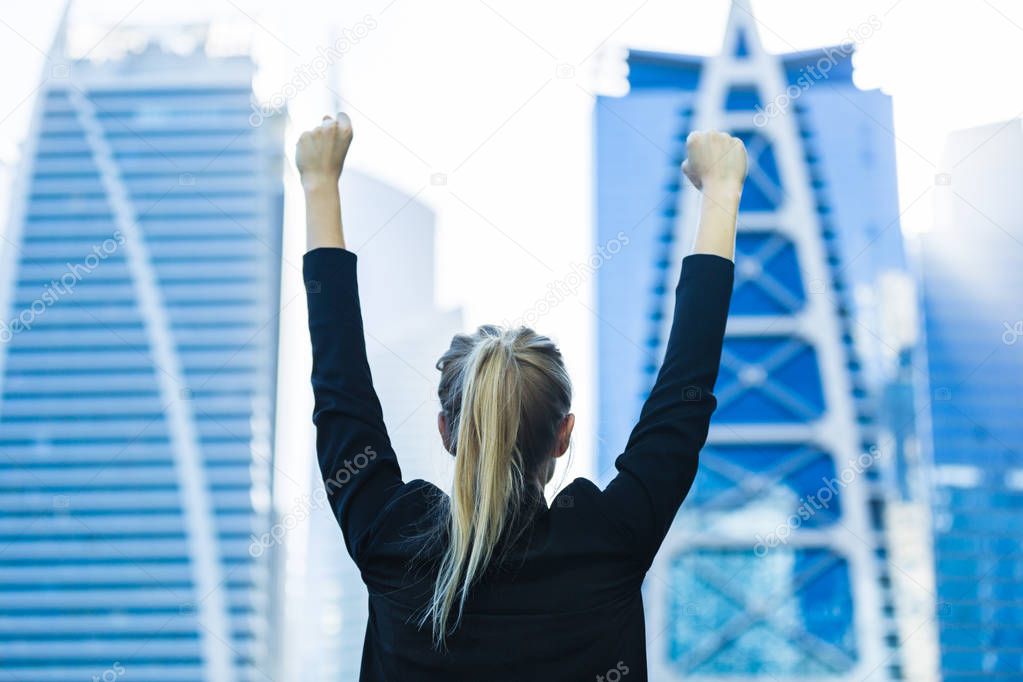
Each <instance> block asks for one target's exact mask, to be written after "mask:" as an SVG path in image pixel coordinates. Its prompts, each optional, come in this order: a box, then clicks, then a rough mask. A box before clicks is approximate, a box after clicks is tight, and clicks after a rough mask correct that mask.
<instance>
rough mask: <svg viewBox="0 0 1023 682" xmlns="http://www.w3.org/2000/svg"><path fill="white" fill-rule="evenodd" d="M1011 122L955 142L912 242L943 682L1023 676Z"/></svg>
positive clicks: (1020, 224)
mask: <svg viewBox="0 0 1023 682" xmlns="http://www.w3.org/2000/svg"><path fill="white" fill-rule="evenodd" d="M1021 182H1023V122H1021V121H1020V120H1019V119H1016V120H1013V121H1008V122H1004V123H997V124H991V125H988V126H983V127H979V128H974V129H971V130H965V131H962V132H958V133H955V134H953V135H952V136H950V138H949V139H948V142H947V145H946V149H945V155H944V159H943V162H942V172H941V173H939V174H937V175H936V177H935V185H936V186H935V193H936V194H937V200H936V202H935V209H936V210H935V224H934V226H933V229H932V230H931V231H929V232H927V233H924V234H923V235H921V237H920V259H919V270H920V281H921V286H922V290H923V302H924V321H925V324H924V335H925V339H924V341H925V343H924V346H925V348H926V352H927V367H928V370H929V372H928V373H929V387H928V389H927V390H926V391H921V396H920V397H921V402H922V404H921V406H920V411H921V413H923V414H925V415H928V416H929V417H930V426H931V428H930V431H931V438H930V441H931V442H930V448H929V449H930V460H931V463H932V465H933V469H932V475H931V481H932V483H933V509H934V522H935V539H934V550H935V568H936V570H935V573H936V576H937V601H938V623H939V635H940V645H941V672H942V676H943V679H944V680H945V682H964V681H965V680H977V679H980V678H981V677H985V678H988V677H989V678H992V679H1014V678H1015V677H1018V676H1019V673H1020V670H1023V569H1021V566H1023V564H1021V562H1020V544H1021V542H1023V527H1021V524H1020V519H1021V512H1023V393H1021V391H1020V385H1021V382H1023V310H1021V308H1020V296H1019V291H1020V287H1021V286H1023V214H1021V211H1020V206H1021V202H1020V198H1019V191H1018V188H1019V186H1020V184H1019V183H1021Z"/></svg>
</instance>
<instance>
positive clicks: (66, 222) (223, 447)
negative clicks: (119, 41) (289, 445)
mask: <svg viewBox="0 0 1023 682" xmlns="http://www.w3.org/2000/svg"><path fill="white" fill-rule="evenodd" d="M49 69H50V71H49V73H48V74H47V77H46V78H45V79H44V83H43V86H42V90H41V95H40V98H39V104H38V107H37V111H36V114H35V118H34V123H33V129H32V131H31V134H30V136H29V140H28V143H27V147H26V149H25V152H26V153H25V156H24V163H23V170H22V175H21V183H20V187H19V188H18V189H17V194H16V198H17V202H16V204H15V206H14V210H13V212H12V221H13V222H12V224H11V229H10V230H9V231H8V240H9V242H8V243H7V244H5V250H4V261H3V265H2V267H0V276H2V278H3V281H2V282H0V311H2V325H3V326H2V328H0V329H2V332H0V341H2V343H0V388H2V391H0V667H2V669H3V672H5V673H7V674H8V675H9V676H10V678H11V679H17V680H24V681H26V682H29V681H43V680H47V681H56V680H69V679H114V678H120V677H121V676H124V678H125V679H133V680H153V681H156V680H159V681H162V682H169V681H170V680H175V681H181V682H184V681H186V680H218V681H221V680H223V681H226V682H231V681H234V680H246V679H254V678H255V677H256V672H257V670H259V671H268V670H270V666H271V661H270V660H269V659H270V657H271V656H272V651H273V647H272V645H271V643H270V632H271V630H270V628H269V627H268V618H269V616H270V613H271V609H272V605H271V595H272V594H273V593H274V590H273V589H272V587H273V586H272V584H271V582H272V581H271V579H270V571H269V565H268V561H269V554H270V553H269V552H267V553H265V554H261V555H260V554H259V553H254V552H252V551H251V547H250V546H251V540H250V536H253V535H255V536H258V535H260V534H262V533H264V532H265V531H266V530H267V529H268V528H269V525H270V492H271V486H270V481H271V475H270V474H271V468H272V459H273V452H272V450H271V444H272V442H273V433H272V424H273V416H274V404H273V400H274V386H275V374H276V353H277V323H276V322H277V310H278V307H279V301H278V291H279V286H280V267H281V256H280V240H281V206H282V188H281V146H282V145H281V142H282V137H281V129H280V127H279V125H278V124H277V123H278V122H277V121H274V120H266V121H262V125H261V126H260V127H253V125H251V124H250V120H249V114H250V113H251V111H252V109H251V106H250V101H251V81H252V75H253V69H254V67H253V64H252V62H251V61H250V60H249V59H248V58H223V59H212V58H209V57H207V56H206V55H204V54H202V53H201V51H197V52H194V53H192V54H190V55H186V56H182V55H178V54H170V53H164V52H163V51H161V50H160V49H158V48H155V47H150V48H147V49H146V50H145V51H143V52H141V53H138V54H133V55H130V56H125V57H124V58H122V59H120V60H115V61H110V62H103V63H99V62H85V61H70V62H65V61H63V60H61V59H59V58H54V59H51V61H50V64H49Z"/></svg>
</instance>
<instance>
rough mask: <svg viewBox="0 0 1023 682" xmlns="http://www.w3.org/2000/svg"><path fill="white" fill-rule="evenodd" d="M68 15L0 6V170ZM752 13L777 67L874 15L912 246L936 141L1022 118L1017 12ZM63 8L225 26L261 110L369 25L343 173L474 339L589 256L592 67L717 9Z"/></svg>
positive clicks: (578, 324)
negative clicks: (405, 224) (251, 56)
mask: <svg viewBox="0 0 1023 682" xmlns="http://www.w3.org/2000/svg"><path fill="white" fill-rule="evenodd" d="M62 4H63V2H62V1H61V0H34V1H33V2H31V3H25V2H23V1H21V0H18V1H15V0H0V63H2V64H3V65H4V68H3V69H2V73H3V76H2V78H3V81H2V86H3V87H2V88H0V93H2V94H0V162H2V163H3V164H4V165H6V166H7V167H8V169H9V168H10V166H11V164H13V163H15V162H16V161H17V157H18V145H19V143H20V141H21V139H22V137H23V136H24V133H25V126H26V123H27V118H28V114H29V112H30V109H31V102H32V97H31V95H32V93H33V92H34V90H35V88H36V87H37V85H38V83H39V74H40V73H41V63H42V52H43V51H45V49H46V47H47V46H48V44H49V42H50V40H51V35H52V32H53V27H54V24H55V22H56V17H57V15H58V13H59V10H60V7H61V5H62ZM753 6H754V10H755V12H756V14H757V16H758V19H759V20H760V29H761V30H760V32H761V37H762V39H763V41H764V43H765V45H766V46H767V48H768V50H770V51H775V52H778V51H791V50H798V49H807V48H811V47H816V46H820V45H824V44H833V43H837V42H840V41H841V40H842V39H843V38H845V36H846V34H847V32H848V31H849V30H850V29H853V28H855V27H856V26H858V25H860V24H862V23H864V22H867V21H868V20H869V19H870V17H871V15H874V16H876V17H877V19H878V20H879V21H880V25H881V27H880V29H878V30H877V31H876V32H875V34H874V35H873V36H872V37H870V38H869V39H868V40H867V41H866V42H865V43H863V44H862V45H861V46H860V50H859V53H858V55H857V58H856V65H857V68H858V75H857V82H858V83H859V84H861V85H862V86H864V87H881V88H882V89H883V90H884V91H885V92H888V93H889V94H891V95H893V96H894V98H895V117H896V120H895V134H896V136H897V139H898V144H897V154H898V163H899V169H898V170H899V185H900V187H899V189H900V197H901V201H902V205H903V207H904V208H906V207H909V210H908V211H906V213H905V215H904V216H903V222H904V227H905V228H906V229H908V230H910V231H918V230H921V229H926V227H927V226H928V225H929V224H930V221H931V213H932V211H931V200H930V196H928V192H929V188H930V187H932V186H933V177H934V175H935V174H936V173H938V172H939V171H940V169H939V168H938V167H937V165H936V164H937V163H938V161H939V157H940V150H941V146H942V144H943V140H944V137H945V135H946V134H947V133H948V132H950V131H952V130H955V129H958V128H962V127H969V126H974V125H979V124H983V123H989V122H992V121H997V120H1005V119H1009V118H1013V117H1018V116H1020V115H1021V113H1023V85H1021V80H1020V78H1019V75H1018V69H1019V66H1020V65H1021V64H1023V58H1021V57H1023V55H1021V52H1023V3H1019V2H1018V0H969V1H967V0H958V1H956V0H858V1H855V2H853V1H851V0H850V1H848V2H839V1H835V0H812V1H811V0H784V1H783V0H770V1H760V2H756V1H754V3H753ZM75 7H76V9H75V13H74V16H75V17H76V18H77V20H78V21H79V22H82V20H87V21H90V22H97V23H106V24H112V23H115V22H118V21H122V20H123V24H126V25H133V24H166V23H169V22H179V21H182V20H185V21H195V20H203V19H208V18H210V17H216V18H218V19H219V20H221V21H225V22H228V23H230V24H231V25H232V26H234V27H235V29H236V30H235V31H234V32H233V33H232V34H231V35H232V37H235V38H238V39H240V40H242V41H243V42H244V41H247V40H251V41H252V47H253V50H254V51H255V53H256V54H257V55H258V58H259V60H260V62H261V64H263V73H262V75H261V77H260V83H259V85H260V88H261V90H262V92H263V94H264V95H269V94H270V93H272V92H274V91H276V90H277V89H278V88H279V87H280V86H281V85H282V84H283V83H284V82H285V81H286V80H287V79H288V78H289V77H290V76H291V74H292V71H293V69H294V68H295V67H296V66H297V65H299V64H303V63H308V62H309V60H310V59H312V57H313V56H315V55H316V48H317V47H319V46H325V45H327V44H328V43H329V42H330V39H331V36H332V35H336V32H337V31H339V30H341V29H342V28H344V27H348V28H354V27H355V26H356V25H357V24H359V23H360V22H366V23H367V24H369V23H372V24H373V25H375V27H374V28H372V29H371V30H370V31H369V33H368V34H367V35H365V37H364V38H362V39H361V40H359V41H358V43H357V44H355V45H353V46H352V49H351V50H350V51H349V52H348V53H347V54H346V55H345V56H344V59H343V60H342V65H341V69H340V82H341V84H342V85H341V91H342V94H343V95H344V96H345V98H346V100H347V101H346V103H345V108H346V109H347V110H348V111H349V113H350V114H351V116H352V118H353V119H354V122H355V127H356V141H355V144H354V146H353V149H352V153H351V156H352V158H351V160H350V164H351V165H352V166H357V167H359V168H360V169H362V170H364V171H367V172H371V173H373V174H375V175H377V176H379V177H381V178H382V179H384V180H386V181H388V182H391V183H393V184H395V185H397V186H398V187H400V188H402V189H404V190H406V191H407V192H409V193H412V194H415V193H419V194H418V196H419V198H420V199H422V200H423V201H425V202H427V203H428V204H429V205H431V206H432V207H433V208H434V209H435V210H436V211H437V214H438V220H439V229H440V231H439V249H438V254H439V255H438V264H439V266H440V282H439V284H440V290H439V295H440V299H441V300H440V303H441V304H442V305H444V306H454V305H460V306H463V308H464V310H465V312H466V323H467V325H474V324H478V323H481V322H484V321H502V320H505V319H514V318H517V317H519V316H520V315H521V314H522V313H523V312H524V311H525V310H527V309H529V308H530V307H531V306H532V305H533V303H534V301H536V300H537V299H539V298H541V297H542V296H543V295H544V293H545V291H546V288H547V285H548V283H549V282H551V281H553V280H558V279H562V278H563V277H564V276H565V275H566V274H567V273H569V272H570V271H571V269H572V264H573V263H581V262H583V261H585V259H586V258H587V256H588V255H589V253H590V251H591V249H592V248H593V245H592V230H593V221H592V214H591V205H592V196H591V179H592V166H591V148H592V129H591V122H592V107H593V104H592V97H591V95H590V94H589V93H590V92H592V91H593V89H594V88H596V87H598V83H599V82H602V80H603V79H601V78H598V77H597V75H596V74H597V73H606V72H607V71H608V68H607V67H606V66H601V61H602V60H601V58H600V57H601V55H602V54H606V53H607V50H608V49H610V48H613V47H622V46H632V47H641V48H648V49H659V50H667V51H678V52H688V53H696V54H706V53H712V52H714V51H716V50H717V49H718V47H719V43H720V40H721V33H722V30H723V27H724V22H725V17H726V13H727V9H728V3H727V2H726V0H700V1H698V2H697V1H695V0H687V1H681V2H680V1H678V0H646V1H644V0H627V1H621V2H606V1H604V2H593V1H587V2H584V1H583V0H566V1H563V2H558V3H553V2H550V1H549V0H516V1H514V2H512V1H510V0H486V2H484V1H483V0H451V1H449V2H443V3H439V2H435V3H423V2H414V1H413V0H393V1H392V0H352V1H348V2H338V1H334V2H323V1H318V0H310V1H308V2H301V1H295V0H292V1H291V2H256V1H253V0H203V1H201V2H199V1H197V0H175V1H174V2H169V1H168V0H142V1H141V2H139V0H128V1H123V0H111V1H109V2H106V1H105V2H102V3H100V2H98V1H96V2H84V1H82V2H79V3H77V4H76V6H75ZM365 17H370V18H371V19H370V20H368V21H367V20H366V19H365ZM97 35H101V34H97ZM98 52H101V50H98ZM559 65H571V66H572V67H573V68H574V74H575V75H574V77H570V78H558V77H556V73H557V68H558V66H559ZM335 75H337V74H335ZM327 80H328V79H324V82H326V81H327ZM328 98H329V94H328V93H327V91H326V88H325V87H323V86H322V85H321V84H320V83H316V84H314V85H313V86H312V87H311V88H309V90H307V91H305V92H303V93H301V94H300V95H299V96H298V97H296V98H295V99H294V100H292V101H291V102H290V103H289V106H290V109H291V112H292V116H293V119H294V120H295V121H296V124H297V125H305V124H306V123H315V122H316V121H317V120H318V119H319V116H318V113H319V110H320V109H321V107H322V106H323V102H326V101H329V100H328ZM434 173H445V174H447V176H448V180H447V184H446V185H445V186H433V185H431V184H430V176H431V175H432V174H434ZM5 175H9V172H8V173H5ZM289 181H290V182H293V181H294V179H293V178H292V179H291V180H289ZM4 189H5V190H6V187H4ZM6 203H7V201H6V197H5V198H4V201H3V204H6ZM589 284H591V283H588V285H587V287H585V288H584V289H583V290H581V291H580V292H579V294H578V296H577V297H576V298H574V299H571V300H569V301H566V302H565V303H563V304H561V305H559V306H558V307H556V308H555V309H554V310H553V311H552V312H551V313H550V314H549V315H547V316H546V317H544V318H543V320H542V322H541V323H540V324H539V325H538V326H539V327H540V329H541V331H544V332H547V333H549V334H552V335H553V336H555V337H556V338H558V339H559V340H560V341H561V343H562V345H563V348H564V349H565V352H566V355H567V357H568V358H569V360H570V365H573V367H570V369H573V370H574V376H575V378H576V383H577V387H578V391H579V394H580V396H587V395H590V394H591V392H592V389H593V386H592V381H591V379H592V372H591V371H588V370H590V369H591V367H590V366H589V363H590V362H591V361H592V348H591V345H590V344H591V342H592V328H593V324H594V317H593V313H592V312H591V310H590V308H592V289H591V288H590V287H589ZM581 411H582V412H583V413H585V412H588V411H589V410H588V408H587V407H586V406H585V405H584V406H583V408H582V410H581Z"/></svg>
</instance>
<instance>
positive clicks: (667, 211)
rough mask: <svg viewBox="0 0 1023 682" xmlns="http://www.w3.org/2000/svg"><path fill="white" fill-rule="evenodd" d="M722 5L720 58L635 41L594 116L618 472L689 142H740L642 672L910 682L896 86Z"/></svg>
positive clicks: (681, 248)
mask: <svg viewBox="0 0 1023 682" xmlns="http://www.w3.org/2000/svg"><path fill="white" fill-rule="evenodd" d="M750 12H751V10H750V8H749V4H748V3H746V2H735V3H733V6H732V11H731V15H730V17H729V20H728V25H727V29H726V33H725V40H724V46H723V49H722V52H721V54H720V56H716V57H711V58H703V57H693V56H685V55H678V54H666V53H652V52H644V51H631V52H630V53H629V55H628V70H629V73H628V84H629V91H628V94H626V95H624V96H622V97H601V98H599V99H598V101H597V108H596V135H597V140H596V162H597V241H598V243H601V244H602V243H604V242H606V241H608V240H610V239H612V238H614V236H615V235H617V234H618V233H619V231H624V232H625V233H626V234H627V235H628V236H629V237H630V242H629V245H628V246H627V247H625V248H622V249H621V251H620V252H619V253H617V254H615V255H614V257H613V258H611V259H609V260H608V261H607V262H606V263H605V264H603V265H602V267H601V269H600V270H599V272H598V285H597V289H598V291H597V297H598V298H597V300H598V311H597V312H598V314H599V318H600V323H599V325H598V329H599V331H598V367H599V372H600V377H599V387H600V388H599V390H600V398H599V422H598V423H599V428H600V429H601V430H600V433H599V442H600V444H601V446H600V447H601V450H600V454H599V462H600V467H601V469H602V472H601V473H602V475H603V476H604V477H607V476H608V475H609V474H610V473H611V472H612V470H613V462H614V458H615V457H616V456H617V455H618V453H619V452H620V451H621V448H622V447H623V446H624V444H625V442H626V440H627V437H628V433H629V430H630V429H631V427H632V425H633V423H634V421H635V419H636V416H637V415H638V413H639V409H640V406H641V404H642V401H643V399H644V398H645V397H646V394H647V392H648V390H649V388H650V387H651V385H652V384H653V381H654V378H655V374H656V371H657V368H658V364H659V361H660V358H661V356H662V355H663V343H664V341H665V338H666V336H667V334H666V332H667V325H668V324H670V319H669V318H670V313H671V310H672V305H673V297H674V293H673V290H674V285H675V282H676V281H677V278H678V271H679V267H680V264H681V259H682V256H683V255H684V254H685V253H686V251H687V249H688V247H689V246H690V244H691V242H692V228H693V225H694V220H695V218H696V212H697V211H696V209H697V206H698V203H699V196H698V194H697V193H696V192H695V190H693V189H692V188H691V187H686V186H685V185H684V184H683V183H682V175H681V172H680V169H679V166H680V164H681V162H682V160H683V158H684V156H685V139H686V136H687V135H688V133H689V132H690V131H692V130H695V129H707V128H713V129H722V130H728V131H730V132H732V133H733V134H735V135H737V136H739V137H741V138H742V139H743V141H744V142H745V144H746V147H747V149H748V150H749V156H750V173H749V178H748V180H747V184H746V188H745V191H744V194H743V199H742V204H741V206H740V216H739V233H738V240H737V257H736V285H735V294H734V297H733V300H732V308H731V317H730V320H729V325H728V330H727V335H726V340H725V347H724V354H723V361H722V369H721V375H720V378H719V380H718V385H717V389H716V395H717V399H718V410H717V412H716V414H715V417H714V420H713V423H712V427H711V433H710V438H709V441H708V445H707V447H706V448H705V449H704V451H703V453H702V455H701V463H700V472H699V474H698V476H697V480H696V484H695V487H694V489H693V491H692V493H691V494H690V497H689V499H688V500H687V501H686V503H685V504H684V505H683V508H682V511H681V512H680V514H679V517H678V519H677V520H676V523H675V525H674V526H673V528H672V530H671V532H670V533H669V535H668V538H667V539H666V541H665V544H664V546H663V547H662V550H661V552H660V554H659V555H658V558H657V559H656V561H655V562H654V565H653V566H652V568H651V571H650V574H649V576H648V579H647V584H646V587H645V601H646V607H647V613H648V618H647V620H648V622H647V631H648V651H649V657H650V669H651V678H652V679H657V680H676V679H678V680H681V679H686V680H693V679H698V680H713V679H729V680H738V679H772V680H815V681H818V680H856V681H860V680H891V679H899V678H901V677H902V666H901V664H900V661H899V656H898V654H897V647H898V644H899V627H898V624H897V622H896V614H895V605H894V601H893V595H892V594H891V589H890V586H891V576H890V572H891V569H890V567H889V565H888V562H887V560H886V559H887V551H888V548H887V528H886V508H885V500H886V492H885V485H884V480H885V476H884V475H883V471H884V469H885V466H886V462H885V460H886V458H887V457H888V453H889V451H890V450H891V449H892V448H891V447H890V443H889V442H888V441H887V439H886V438H885V435H886V434H885V431H886V429H885V427H884V426H883V424H882V423H881V422H880V420H879V419H878V413H877V409H876V408H877V400H878V398H877V394H878V393H879V391H875V388H878V387H881V386H883V384H884V381H885V379H884V375H885V371H886V366H887V365H890V364H891V363H890V359H886V357H885V350H884V347H883V344H881V343H880V342H879V340H878V338H877V337H879V336H881V337H883V331H881V330H879V327H878V325H877V324H876V323H875V319H874V318H875V317H876V316H877V305H876V303H877V301H871V300H870V298H869V296H866V295H861V294H869V293H870V292H875V291H878V290H879V289H880V288H881V280H882V278H884V277H885V276H886V275H888V274H893V273H894V274H895V275H896V276H902V277H903V278H904V277H905V276H906V274H905V269H906V266H905V260H904V253H903V247H902V239H901V233H900V230H899V225H898V207H897V197H896V191H895V186H896V184H895V172H894V171H895V168H894V165H895V164H894V145H893V140H892V136H891V133H890V132H889V131H890V128H891V102H890V99H889V98H888V97H887V96H886V95H884V94H882V93H880V92H878V91H864V90H861V89H859V88H857V87H856V86H855V85H854V84H853V82H852V53H853V49H854V44H853V43H854V42H855V41H856V40H861V39H865V38H867V37H869V34H870V33H871V32H872V31H873V30H876V28H877V26H876V23H874V22H867V23H865V25H864V26H862V27H858V28H857V29H856V32H855V34H854V35H852V36H851V39H850V42H849V43H846V44H843V45H839V46H835V47H831V48H823V49H820V50H812V51H808V52H803V53H793V54H784V55H773V54H768V53H766V52H765V51H764V50H763V48H762V46H761V44H760V41H759V38H758V36H757V30H756V22H755V20H754V19H753V16H752V14H751V13H750Z"/></svg>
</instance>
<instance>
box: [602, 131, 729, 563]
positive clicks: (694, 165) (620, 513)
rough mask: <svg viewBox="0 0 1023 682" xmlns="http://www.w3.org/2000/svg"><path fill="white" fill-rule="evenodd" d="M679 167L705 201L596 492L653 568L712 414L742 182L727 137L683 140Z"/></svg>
mask: <svg viewBox="0 0 1023 682" xmlns="http://www.w3.org/2000/svg"><path fill="white" fill-rule="evenodd" d="M686 150H687V153H688V158H687V160H686V162H685V164H684V165H683V167H682V170H683V171H684V172H685V174H686V176H687V177H688V178H689V179H690V180H691V181H692V183H693V184H694V185H695V186H696V188H697V189H699V190H700V191H701V192H702V193H703V199H702V202H701V208H700V222H699V227H698V229H697V234H696V241H695V244H694V246H693V255H690V256H688V257H687V258H686V259H685V260H684V261H683V262H682V274H681V277H680V279H679V283H678V287H677V289H676V293H675V310H674V318H673V321H672V326H671V332H670V334H669V336H668V344H667V348H666V350H665V356H664V362H663V364H662V365H661V370H660V372H659V373H658V375H657V381H656V382H655V383H654V387H653V389H652V390H651V392H650V396H649V397H648V398H647V400H646V403H645V404H644V405H643V410H642V412H641V414H640V418H639V421H638V423H637V424H636V426H635V428H634V429H633V431H632V435H631V436H630V437H629V442H628V445H627V446H626V448H625V452H624V453H623V454H622V455H621V456H620V457H619V458H618V460H617V461H616V463H615V464H616V466H617V468H618V475H617V476H616V477H615V478H614V480H612V481H611V483H610V484H609V485H608V487H607V488H606V489H605V490H604V493H603V502H604V504H605V505H606V506H607V508H608V509H607V512H608V513H607V516H608V517H609V518H612V519H614V520H616V521H617V522H618V523H619V525H620V526H621V529H622V530H623V531H624V532H625V535H626V537H628V538H629V539H630V542H634V543H635V546H634V549H635V551H636V552H637V558H638V559H640V560H641V561H644V562H649V561H652V560H653V556H654V554H655V553H656V551H657V549H658V547H660V544H661V542H662V541H663V539H664V536H665V534H666V533H667V532H668V529H669V528H670V527H671V523H672V521H673V520H674V518H675V514H676V512H677V511H678V508H679V505H681V504H682V500H683V499H684V498H685V496H686V494H687V493H688V492H689V488H690V487H691V486H692V483H693V479H694V478H695V476H696V468H697V462H698V457H699V452H700V449H701V448H702V447H703V444H704V442H706V439H707V430H708V428H709V426H710V416H711V414H712V413H713V412H714V408H715V407H716V404H717V403H716V401H715V399H714V395H713V393H712V390H713V388H714V382H715V381H716V380H717V375H718V368H719V365H720V362H721V346H722V344H723V341H724V333H725V322H726V319H727V317H728V304H729V301H730V299H731V294H732V283H733V275H734V264H733V262H732V261H733V259H734V256H735V220H736V215H737V214H738V210H739V198H740V195H741V194H742V186H743V182H744V180H745V177H746V150H745V148H744V147H743V144H742V142H741V141H740V140H738V139H736V138H734V137H731V136H729V135H726V134H724V133H718V132H710V133H703V132H697V133H693V134H691V135H690V136H689V139H688V140H686Z"/></svg>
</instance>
